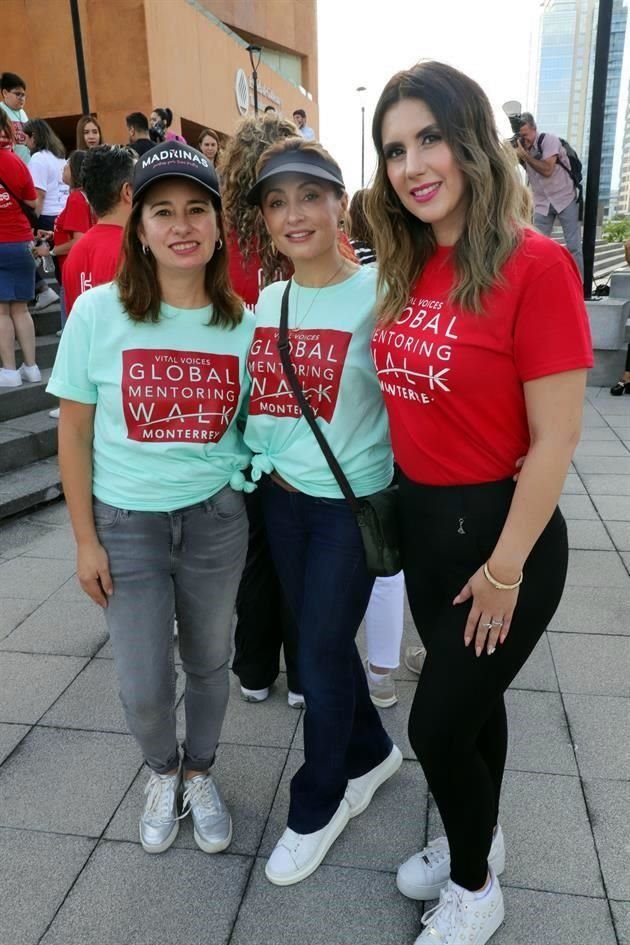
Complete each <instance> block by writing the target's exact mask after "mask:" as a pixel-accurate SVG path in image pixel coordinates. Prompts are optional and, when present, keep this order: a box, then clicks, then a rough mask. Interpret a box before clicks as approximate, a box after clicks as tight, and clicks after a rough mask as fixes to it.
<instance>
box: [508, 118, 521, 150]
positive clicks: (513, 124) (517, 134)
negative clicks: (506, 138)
mask: <svg viewBox="0 0 630 945" xmlns="http://www.w3.org/2000/svg"><path fill="white" fill-rule="evenodd" d="M508 121H509V122H510V128H511V129H512V137H511V138H510V144H511V145H512V147H513V148H517V147H518V146H519V144H522V143H523V141H522V138H521V130H520V129H521V125H522V124H523V117H522V115H508Z"/></svg>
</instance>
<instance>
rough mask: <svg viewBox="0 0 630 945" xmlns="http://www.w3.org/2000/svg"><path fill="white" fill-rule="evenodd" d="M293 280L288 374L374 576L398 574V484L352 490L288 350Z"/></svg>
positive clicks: (283, 314) (283, 316)
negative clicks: (364, 491) (364, 493)
mask: <svg viewBox="0 0 630 945" xmlns="http://www.w3.org/2000/svg"><path fill="white" fill-rule="evenodd" d="M290 290H291V280H289V282H288V283H287V287H286V289H285V290H284V293H283V295H282V305H281V309H280V333H279V336H278V351H279V353H280V360H281V361H282V367H283V368H284V373H285V374H286V377H287V380H288V382H289V384H290V386H291V390H292V391H293V394H294V396H295V399H296V400H297V402H298V404H299V405H300V409H301V411H302V416H303V417H304V419H305V420H306V422H307V423H308V425H309V427H310V428H311V430H312V431H313V434H314V435H315V439H316V440H317V443H318V445H319V448H320V449H321V451H322V453H323V454H324V458H325V459H326V462H327V463H328V465H329V467H330V471H331V472H332V474H333V476H334V477H335V479H336V481H337V484H338V486H339V488H340V489H341V491H342V493H343V495H344V498H345V499H346V501H347V502H348V505H349V506H350V508H351V509H352V511H353V512H354V515H355V518H356V520H357V525H358V526H359V531H360V532H361V539H362V541H363V547H364V549H365V560H366V563H367V568H368V571H369V572H370V574H373V575H374V576H375V577H391V575H393V574H398V572H399V571H400V569H401V567H402V565H401V560H400V541H399V527H398V486H389V488H387V489H382V490H381V491H380V492H375V493H374V494H373V495H368V496H362V497H361V498H357V496H356V495H355V494H354V492H353V491H352V487H351V485H350V483H349V482H348V480H347V478H346V476H345V474H344V472H343V470H342V468H341V466H340V465H339V463H338V462H337V458H336V457H335V454H334V453H333V451H332V450H331V448H330V446H329V445H328V442H327V440H326V437H325V436H324V434H323V433H322V431H321V430H320V428H319V427H318V425H317V421H316V420H315V414H314V413H313V410H312V408H311V405H310V404H309V402H308V400H307V399H306V396H305V395H304V391H303V390H302V387H301V385H300V382H299V380H298V379H297V376H296V373H295V369H294V367H293V364H292V363H291V354H290V352H289V292H290Z"/></svg>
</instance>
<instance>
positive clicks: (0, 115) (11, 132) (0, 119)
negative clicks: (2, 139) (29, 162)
mask: <svg viewBox="0 0 630 945" xmlns="http://www.w3.org/2000/svg"><path fill="white" fill-rule="evenodd" d="M0 131H4V133H5V135H6V136H7V138H8V139H9V141H10V142H11V144H15V129H14V127H13V122H12V121H11V119H10V118H9V116H8V115H7V113H6V112H5V110H4V108H0Z"/></svg>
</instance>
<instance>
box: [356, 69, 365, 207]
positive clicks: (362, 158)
mask: <svg viewBox="0 0 630 945" xmlns="http://www.w3.org/2000/svg"><path fill="white" fill-rule="evenodd" d="M365 91H367V90H366V87H365V86H364V85H358V86H357V92H358V93H359V96H360V101H361V188H362V189H363V187H365V102H364V100H363V93H364V92H365Z"/></svg>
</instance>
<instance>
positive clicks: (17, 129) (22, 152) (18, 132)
mask: <svg viewBox="0 0 630 945" xmlns="http://www.w3.org/2000/svg"><path fill="white" fill-rule="evenodd" d="M0 108H2V109H3V110H4V111H5V112H6V113H7V115H8V116H9V118H10V119H11V124H12V125H13V132H14V134H15V144H14V145H13V150H14V152H15V153H16V154H17V156H18V157H19V158H22V160H23V161H24V163H25V164H28V162H29V161H30V159H31V152H30V151H29V149H28V148H27V146H26V143H25V142H26V138H25V136H24V132H23V131H22V128H23V127H24V125H25V124H26V122H27V121H28V117H27V115H26V112H25V111H24V109H23V108H18V109H15V108H9V106H8V105H7V103H6V102H0Z"/></svg>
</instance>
